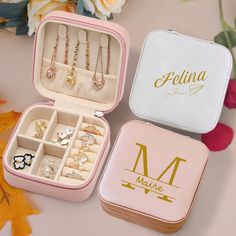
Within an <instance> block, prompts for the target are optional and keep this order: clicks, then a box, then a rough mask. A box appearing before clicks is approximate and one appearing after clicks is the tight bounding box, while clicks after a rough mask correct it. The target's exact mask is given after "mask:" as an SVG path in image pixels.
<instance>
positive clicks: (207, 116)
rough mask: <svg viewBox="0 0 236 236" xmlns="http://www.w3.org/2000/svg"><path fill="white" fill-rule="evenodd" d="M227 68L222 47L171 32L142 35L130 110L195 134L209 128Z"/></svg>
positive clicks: (222, 93)
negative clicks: (143, 36) (143, 39)
mask: <svg viewBox="0 0 236 236" xmlns="http://www.w3.org/2000/svg"><path fill="white" fill-rule="evenodd" d="M231 68H232V56H231V54H230V52H229V50H228V49H226V48H225V47H223V46H221V45H219V44H215V43H214V42H207V41H204V40H200V39H196V38H192V37H189V36H186V35H182V34H180V33H178V32H176V31H175V30H166V31H165V30H156V31H153V32H151V33H150V34H149V35H147V37H146V39H145V41H144V44H143V49H142V52H141V55H140V59H139V63H138V66H137V70H136V74H135V78H134V82H133V86H132V90H131V94H130V107H131V109H132V111H133V113H135V114H136V115H137V116H138V117H141V118H144V119H148V120H151V121H154V122H157V123H161V124H164V125H167V126H172V127H175V128H178V129H183V130H187V131H190V132H196V133H207V132H209V131H211V130H212V129H214V128H215V126H216V124H217V122H218V120H219V117H220V113H221V109H222V106H223V101H224V97H225V93H226V90H227V86H228V80H229V78H230V74H231Z"/></svg>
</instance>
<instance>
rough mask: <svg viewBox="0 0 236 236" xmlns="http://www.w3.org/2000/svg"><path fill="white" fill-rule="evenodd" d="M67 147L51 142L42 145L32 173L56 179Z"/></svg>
mask: <svg viewBox="0 0 236 236" xmlns="http://www.w3.org/2000/svg"><path fill="white" fill-rule="evenodd" d="M65 151H66V149H65V148H63V147H60V146H56V145H54V144H50V143H42V144H41V145H40V148H39V151H38V154H37V158H36V160H35V162H34V164H33V165H32V169H31V174H33V175H37V176H40V177H42V178H47V179H51V180H54V179H55V177H56V174H57V172H58V170H59V167H60V164H61V161H62V158H63V156H64V154H65Z"/></svg>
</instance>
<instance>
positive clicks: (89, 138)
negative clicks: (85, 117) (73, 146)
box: [80, 133, 97, 146]
mask: <svg viewBox="0 0 236 236" xmlns="http://www.w3.org/2000/svg"><path fill="white" fill-rule="evenodd" d="M80 140H81V141H82V142H84V143H86V144H88V145H89V146H91V145H93V144H96V143H97V140H96V138H95V137H94V136H93V135H91V134H88V133H86V134H84V135H82V136H81V137H80Z"/></svg>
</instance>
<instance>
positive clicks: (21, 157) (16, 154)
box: [8, 134, 40, 173]
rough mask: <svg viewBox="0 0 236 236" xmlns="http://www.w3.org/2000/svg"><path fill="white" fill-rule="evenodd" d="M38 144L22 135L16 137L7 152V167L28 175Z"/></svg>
mask: <svg viewBox="0 0 236 236" xmlns="http://www.w3.org/2000/svg"><path fill="white" fill-rule="evenodd" d="M39 145H40V142H39V141H37V140H32V139H29V138H28V137H26V136H24V135H20V134H19V135H17V136H15V138H14V139H13V140H12V144H11V150H10V151H9V157H10V158H9V160H8V161H9V162H8V163H9V165H10V166H11V168H14V169H16V170H17V171H19V172H26V173H28V172H29V170H30V167H31V165H32V164H33V162H34V160H35V156H36V154H37V152H38V149H39Z"/></svg>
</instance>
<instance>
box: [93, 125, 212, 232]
mask: <svg viewBox="0 0 236 236" xmlns="http://www.w3.org/2000/svg"><path fill="white" fill-rule="evenodd" d="M208 156H209V152H208V149H207V148H206V146H205V145H204V144H202V143H201V142H200V141H197V140H194V139H192V138H190V137H187V136H183V135H180V134H177V133H174V132H172V131H168V130H165V129H162V128H159V127H157V126H154V125H152V124H150V123H145V122H141V121H130V122H128V123H126V124H125V125H124V126H123V127H122V128H121V130H120V132H119V135H118V137H117V139H116V141H115V145H114V147H113V149H112V152H111V154H110V159H109V161H108V164H107V166H106V168H105V171H104V174H103V176H102V179H101V182H100V185H99V190H98V191H99V196H100V199H101V204H102V207H103V208H104V210H105V211H106V212H107V213H109V214H111V215H113V216H116V217H119V218H121V219H124V220H127V221H129V222H132V223H136V224H140V225H143V226H145V227H148V228H151V229H153V230H157V231H160V232H162V233H173V232H176V231H177V230H179V229H180V228H181V226H182V225H183V224H184V223H185V222H186V220H187V218H188V216H189V213H190V210H191V208H192V205H193V201H194V198H195V196H196V193H197V190H198V188H199V184H200V182H201V179H202V176H203V172H204V169H205V167H206V164H207V160H208Z"/></svg>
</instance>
